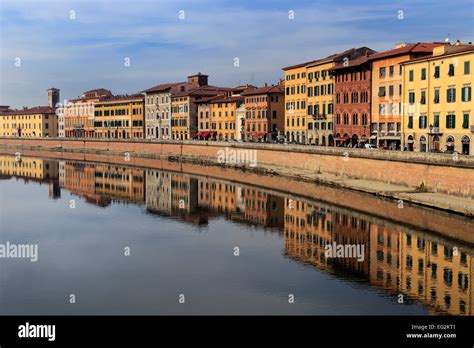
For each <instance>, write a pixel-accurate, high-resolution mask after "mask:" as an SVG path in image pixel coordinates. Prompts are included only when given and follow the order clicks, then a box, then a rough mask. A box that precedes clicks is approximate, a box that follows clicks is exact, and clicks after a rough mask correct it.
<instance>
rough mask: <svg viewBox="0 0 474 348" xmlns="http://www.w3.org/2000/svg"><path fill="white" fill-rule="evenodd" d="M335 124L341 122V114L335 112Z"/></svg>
mask: <svg viewBox="0 0 474 348" xmlns="http://www.w3.org/2000/svg"><path fill="white" fill-rule="evenodd" d="M336 124H341V115H340V114H336Z"/></svg>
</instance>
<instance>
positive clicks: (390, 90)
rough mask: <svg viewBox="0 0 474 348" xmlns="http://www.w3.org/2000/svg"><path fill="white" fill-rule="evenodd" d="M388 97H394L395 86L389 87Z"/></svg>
mask: <svg viewBox="0 0 474 348" xmlns="http://www.w3.org/2000/svg"><path fill="white" fill-rule="evenodd" d="M388 95H389V96H390V97H392V96H393V85H392V86H388Z"/></svg>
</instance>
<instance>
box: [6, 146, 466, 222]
mask: <svg viewBox="0 0 474 348" xmlns="http://www.w3.org/2000/svg"><path fill="white" fill-rule="evenodd" d="M0 147H3V148H4V149H10V150H18V152H20V153H22V152H23V151H25V150H42V151H49V152H54V153H70V154H81V153H82V154H93V155H100V156H104V155H105V156H114V157H123V158H124V161H126V160H127V159H128V162H130V163H131V162H133V159H150V160H153V159H155V160H166V161H169V162H176V163H183V164H184V163H190V164H198V165H204V166H219V167H223V168H234V169H238V170H239V171H242V172H245V173H248V174H250V173H252V174H263V175H266V176H267V177H269V176H273V177H275V176H278V177H281V178H288V179H294V180H298V181H304V182H308V183H320V184H324V185H328V186H333V187H338V188H344V189H349V190H353V191H359V192H364V193H368V194H371V195H374V196H378V197H384V198H388V199H390V200H395V201H396V203H397V204H398V205H403V204H404V203H413V204H418V205H422V206H426V207H431V208H435V209H439V210H444V211H447V212H450V213H457V214H460V215H464V216H468V217H473V216H474V199H473V192H474V187H473V186H474V169H473V168H474V159H472V158H469V157H460V158H458V159H454V158H451V157H450V156H448V157H446V155H441V157H440V155H435V154H433V155H432V154H412V153H408V154H407V153H396V152H386V151H369V150H359V149H336V148H312V147H307V146H284V145H271V144H234V143H231V144H226V143H208V142H194V141H188V142H182V143H177V142H162V141H161V142H147V141H130V142H129V141H100V140H90V141H87V140H86V141H84V140H77V139H73V140H70V139H67V140H62V139H39V140H38V139H6V138H2V139H0ZM226 149H227V151H228V150H229V149H233V150H236V151H237V150H255V152H256V153H255V155H256V161H255V166H253V165H251V164H250V165H249V163H229V161H227V162H222V161H220V158H219V151H225V150H226ZM13 152H15V151H13ZM392 155H393V156H392ZM420 155H421V156H420ZM430 156H432V157H430ZM392 157H393V158H392ZM398 159H401V160H398ZM126 162H127V161H126ZM451 162H452V163H451Z"/></svg>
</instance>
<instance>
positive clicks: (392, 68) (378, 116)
mask: <svg viewBox="0 0 474 348" xmlns="http://www.w3.org/2000/svg"><path fill="white" fill-rule="evenodd" d="M440 45H442V44H441V43H438V44H436V43H427V42H418V43H416V44H405V43H404V44H398V45H396V46H395V48H394V49H392V50H389V51H386V52H381V53H376V54H373V55H372V56H370V60H371V62H372V111H371V119H372V121H371V122H372V124H371V136H370V141H371V143H373V144H374V145H376V146H377V147H381V148H384V149H390V150H399V149H400V145H401V131H402V129H401V128H402V127H401V118H402V116H401V114H402V112H401V111H402V64H401V63H403V62H406V61H408V60H410V59H414V58H419V57H423V56H427V55H431V54H432V52H433V49H434V47H436V46H440Z"/></svg>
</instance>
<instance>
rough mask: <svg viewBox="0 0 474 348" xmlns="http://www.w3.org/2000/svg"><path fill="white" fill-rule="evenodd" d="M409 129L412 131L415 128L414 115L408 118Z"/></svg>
mask: <svg viewBox="0 0 474 348" xmlns="http://www.w3.org/2000/svg"><path fill="white" fill-rule="evenodd" d="M407 128H410V129H412V128H413V115H409V116H408V126H407Z"/></svg>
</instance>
